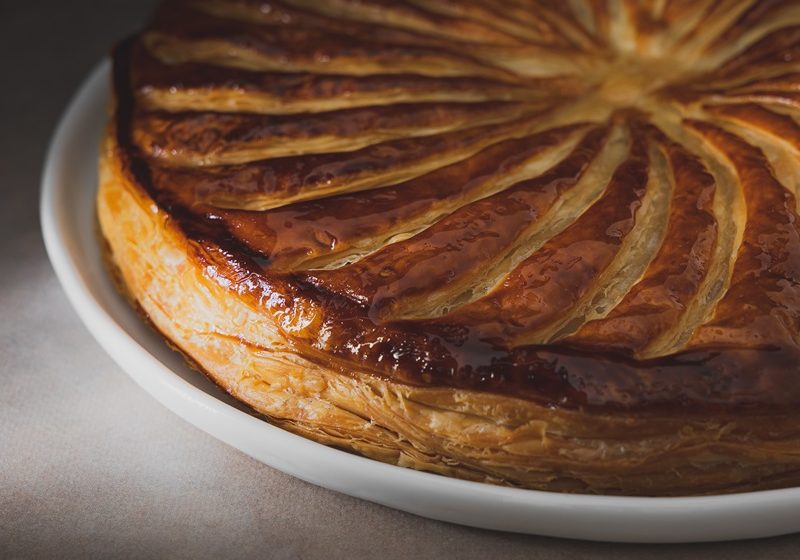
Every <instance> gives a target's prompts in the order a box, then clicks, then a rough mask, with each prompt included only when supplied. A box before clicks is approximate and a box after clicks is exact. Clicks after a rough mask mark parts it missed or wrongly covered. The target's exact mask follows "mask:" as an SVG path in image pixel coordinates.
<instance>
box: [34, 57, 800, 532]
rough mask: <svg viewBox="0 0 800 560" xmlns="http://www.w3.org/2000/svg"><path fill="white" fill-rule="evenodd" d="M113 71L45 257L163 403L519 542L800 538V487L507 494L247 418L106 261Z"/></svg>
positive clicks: (69, 159)
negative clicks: (140, 312) (104, 194)
mask: <svg viewBox="0 0 800 560" xmlns="http://www.w3.org/2000/svg"><path fill="white" fill-rule="evenodd" d="M109 74H110V64H109V63H108V61H105V62H103V63H101V64H100V65H99V66H98V67H97V68H96V69H95V70H94V72H93V73H92V74H91V75H90V76H89V77H88V78H87V80H86V81H85V83H84V84H83V86H82V87H81V88H80V90H79V91H78V92H77V94H76V95H75V97H74V99H73V100H72V102H71V103H70V105H69V107H68V108H67V110H66V112H65V114H64V116H63V117H62V119H61V122H60V124H59V125H58V128H57V130H56V133H55V136H54V137H53V139H52V143H51V145H50V150H49V153H48V156H47V161H46V164H45V170H44V177H43V182H42V199H41V220H42V228H43V231H44V239H45V243H46V245H47V252H48V254H49V256H50V260H51V261H52V263H53V267H54V268H55V271H56V274H57V275H58V278H59V280H60V281H61V284H62V285H63V286H64V290H65V291H66V293H67V296H69V299H70V301H71V302H72V305H73V306H74V307H75V310H76V311H77V312H78V315H80V317H81V319H82V320H83V322H84V323H85V324H86V326H87V327H88V329H89V330H90V331H91V333H92V334H93V335H94V336H95V338H97V340H98V342H100V344H101V345H102V346H103V348H105V350H106V351H107V352H108V353H109V354H110V355H111V356H112V357H113V358H114V360H116V362H117V363H118V364H119V365H120V366H121V367H122V368H123V369H124V370H125V371H127V372H128V374H129V375H130V376H131V377H132V378H133V379H134V380H135V381H136V382H137V383H138V384H139V385H140V386H141V387H142V388H143V389H144V390H146V391H147V392H148V393H150V394H151V395H152V396H153V397H155V398H156V399H157V400H158V401H159V402H160V403H161V404H163V405H164V406H166V407H167V408H169V409H170V410H172V411H173V412H175V413H176V414H177V415H178V416H180V417H181V418H183V419H184V420H186V421H188V422H190V423H192V424H194V425H195V426H197V427H198V428H200V429H202V430H204V431H206V432H208V433H209V434H211V435H212V436H214V437H216V438H218V439H220V440H222V441H224V442H225V443H227V444H229V445H231V446H233V447H235V448H237V449H239V450H241V451H243V452H244V453H247V454H248V455H250V456H251V457H254V458H255V459H257V460H258V461H261V462H263V463H266V464H267V465H270V466H271V467H274V468H276V469H279V470H281V471H283V472H286V473H289V474H291V475H294V476H296V477H299V478H301V479H303V480H306V481H308V482H311V483H313V484H318V485H320V486H324V487H326V488H330V489H333V490H337V491H339V492H344V493H346V494H350V495H351V496H356V497H359V498H363V499H366V500H370V501H373V502H377V503H380V504H384V505H387V506H391V507H394V508H398V509H401V510H405V511H409V512H412V513H416V514H418V515H423V516H425V517H431V518H434V519H441V520H445V521H451V522H453V523H460V524H464V525H472V526H475V527H483V528H488V529H500V530H505V531H515V532H520V533H535V534H539V535H549V536H556V537H569V538H577V539H592V540H605V541H626V542H690V541H713V540H732V539H747V538H754V537H766V536H773V535H780V534H785V533H792V532H798V531H800V488H791V489H787V490H773V491H768V492H751V493H745V494H733V495H727V496H712V497H698V498H625V497H610V496H584V495H564V494H556V493H550V492H536V491H530V490H517V489H512V488H501V487H497V486H492V485H489V484H480V483H475V482H466V481H461V480H455V479H451V478H446V477H442V476H437V475H433V474H427V473H423V472H418V471H413V470H410V469H405V468H401V467H395V466H391V465H386V464H383V463H380V462H377V461H373V460H370V459H365V458H362V457H358V456H356V455H352V454H349V453H345V452H343V451H338V450H336V449H332V448H329V447H325V446H324V445H320V444H318V443H314V442H312V441H310V440H307V439H304V438H302V437H299V436H296V435H293V434H291V433H289V432H286V431H283V430H281V429H279V428H276V427H274V426H271V425H270V424H268V423H266V422H264V421H263V420H260V419H258V418H256V417H254V416H252V415H250V414H248V413H247V410H246V409H245V407H243V406H241V405H239V404H237V403H235V402H234V401H233V400H232V399H230V398H229V397H227V395H225V394H223V392H222V391H220V390H219V389H218V388H217V387H216V386H214V385H213V384H211V382H209V381H207V380H206V379H205V378H204V377H203V376H201V375H198V374H197V373H196V372H194V371H192V370H190V369H188V368H187V367H186V366H185V365H184V363H183V360H182V358H181V357H180V356H178V355H177V354H176V353H175V352H173V351H172V350H170V349H169V348H168V347H167V346H166V345H165V344H164V342H163V341H162V340H161V339H160V338H159V336H158V335H156V334H155V333H154V332H152V331H151V330H150V329H149V328H148V327H147V326H145V325H144V324H143V323H142V321H141V320H140V319H139V317H138V316H137V315H136V313H135V312H134V311H133V310H132V309H131V308H130V307H128V305H127V303H126V302H125V301H123V300H122V298H120V297H119V296H118V295H117V293H116V291H115V290H114V287H113V285H112V283H111V281H110V280H109V277H108V276H107V274H106V272H105V270H104V268H103V264H102V261H101V258H100V251H99V248H98V243H97V238H96V229H95V228H96V226H95V218H94V209H95V205H94V195H95V192H96V189H97V171H96V162H97V155H98V146H99V142H100V137H101V134H102V131H103V127H104V124H105V120H106V107H107V103H108V98H109V93H108V89H109V86H108V84H109V81H110V78H109Z"/></svg>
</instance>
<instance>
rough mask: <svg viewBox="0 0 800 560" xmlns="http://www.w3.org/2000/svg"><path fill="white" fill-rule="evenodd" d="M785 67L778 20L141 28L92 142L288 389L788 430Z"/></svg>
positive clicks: (359, 7)
mask: <svg viewBox="0 0 800 560" xmlns="http://www.w3.org/2000/svg"><path fill="white" fill-rule="evenodd" d="M798 56H800V2H795V1H770V0H764V1H731V0H727V1H726V0H692V1H688V0H664V1H655V0H653V1H649V2H639V1H636V2H634V1H630V2H628V1H625V0H608V1H607V2H602V1H590V0H586V1H581V0H569V1H565V0H561V1H557V2H555V1H534V0H506V1H504V2H489V1H482V0H471V1H469V2H461V1H459V2H455V1H451V0H414V1H406V2H391V1H381V0H331V1H328V2H313V1H311V0H287V1H285V2H272V1H252V0H224V1H223V0H195V1H191V2H187V1H169V2H166V3H164V4H163V6H162V7H161V8H160V9H159V11H158V12H157V14H156V15H155V17H154V18H153V20H152V21H151V23H150V24H149V25H148V27H147V28H146V29H145V30H144V31H143V32H142V33H141V34H139V35H138V36H137V37H135V38H133V39H132V40H130V41H128V42H126V43H124V44H123V45H121V46H120V47H119V48H118V49H117V51H116V54H115V89H116V96H117V113H116V130H117V138H118V144H119V150H120V154H121V155H122V156H123V160H124V161H125V162H126V165H127V168H128V171H129V173H130V175H131V177H132V178H134V179H135V181H136V182H137V183H138V184H140V185H141V186H142V187H143V188H144V189H145V190H146V191H147V193H148V194H149V195H150V196H151V197H152V198H153V200H154V201H155V203H156V204H157V206H158V207H160V208H161V209H163V210H164V211H166V212H167V213H168V214H169V215H170V216H171V219H172V220H174V222H175V223H176V224H177V225H178V226H179V227H180V228H182V230H183V231H184V233H186V235H187V237H188V238H189V239H190V240H191V243H192V247H193V249H194V252H195V255H196V256H197V258H198V259H201V260H202V261H203V262H205V263H206V270H207V274H209V275H210V276H212V277H214V278H216V279H218V281H219V282H220V283H222V284H223V285H225V286H227V287H229V288H230V289H231V290H233V291H236V292H238V293H240V294H243V295H246V296H247V297H248V298H250V301H252V303H253V305H256V306H259V307H261V308H263V310H264V312H265V313H272V314H273V316H274V317H275V319H276V324H277V325H278V328H280V329H281V330H282V332H283V333H284V334H285V335H286V336H287V338H288V339H289V340H290V341H291V343H292V344H294V345H295V346H296V347H297V349H298V351H299V352H302V353H303V354H304V355H305V356H306V357H309V358H310V359H313V360H318V361H321V362H325V363H326V364H328V365H333V366H334V367H336V368H339V369H341V370H342V371H343V372H350V371H353V370H354V369H357V370H360V371H368V372H371V373H374V374H376V375H381V376H386V377H390V378H392V379H395V380H398V381H401V382H405V383H411V384H421V385H435V386H445V387H457V388H465V389H476V390H483V391H492V392H501V393H506V394H511V395H514V396H519V397H522V398H527V399H532V400H536V401H540V402H546V403H548V404H550V405H552V406H555V407H570V408H574V407H600V408H602V407H605V408H609V409H619V408H622V409H631V408H639V409H652V410H662V409H664V408H665V407H681V408H682V409H684V410H687V411H692V410H708V409H709V408H725V409H729V408H736V409H753V410H759V409H761V408H763V407H772V408H774V407H779V406H780V407H782V406H785V407H791V406H797V405H798V404H800V382H799V381H800V380H799V379H798V377H800V348H799V347H798V335H799V334H800V286H799V285H798V282H800V235H798V226H797V213H798V208H797V200H796V195H797V192H796V191H797V189H798V188H800V164H799V163H798V161H800V160H798V157H800V125H799V124H798V121H797V120H796V119H797V117H798V116H799V115H800V113H798V106H799V104H800V94H799V93H798V92H800V67H798V63H797V62H796V59H797V58H798Z"/></svg>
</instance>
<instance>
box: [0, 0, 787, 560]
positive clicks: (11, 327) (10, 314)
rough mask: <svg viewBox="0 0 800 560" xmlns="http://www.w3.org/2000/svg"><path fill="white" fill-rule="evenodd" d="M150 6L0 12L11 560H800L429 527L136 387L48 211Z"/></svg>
mask: <svg viewBox="0 0 800 560" xmlns="http://www.w3.org/2000/svg"><path fill="white" fill-rule="evenodd" d="M152 5H153V2H152V1H149V2H144V1H140V2H133V1H129V2H127V3H123V2H104V1H99V0H95V1H87V0H81V1H74V2H63V3H60V2H59V3H56V2H52V3H50V2H23V3H16V2H15V3H13V4H12V3H10V2H4V3H0V61H1V62H2V66H3V68H4V75H3V79H2V81H0V201H2V202H0V318H2V319H3V320H2V321H0V558H43V557H53V556H57V557H59V558H72V557H75V558H90V557H114V558H122V557H137V558H142V557H170V558H182V557H191V558H205V557H212V558H216V557H220V556H224V557H231V558H236V557H252V556H256V555H259V556H266V557H269V558H340V557H341V558H362V557H363V558H371V557H376V556H379V557H381V558H386V559H388V558H406V557H411V556H414V557H422V558H428V557H447V558H449V557H458V558H462V559H469V558H533V559H537V558H541V559H560V558H565V559H566V558H569V559H582V558H619V559H626V558H631V559H647V558H703V559H706V560H713V559H714V558H725V559H740V558H741V559H745V558H747V559H753V558H773V559H780V558H798V557H800V535H793V536H786V537H779V538H774V539H765V540H758V541H745V542H735V543H714V544H702V545H670V546H652V545H621V544H612V543H590V542H579V541H567V540H558V539H551V538H542V537H534V536H525V535H513V534H506V533H496V532H489V531H481V530H476V529H470V528H466V527H459V526H455V525H450V524H447V523H441V522H437V521H431V520H427V519H423V518H419V517H416V516H413V515H410V514H406V513H402V512H398V511H394V510H391V509H388V508H385V507H382V506H378V505H374V504H371V503H368V502H364V501H361V500H358V499H355V498H351V497H349V496H343V495H340V494H337V493H335V492H332V491H328V490H324V489H322V488H318V487H315V486H312V485H310V484H307V483H305V482H301V481H299V480H296V479H294V478H292V477H290V476H288V475H285V474H283V473H281V472H278V471H275V470H273V469H271V468H269V467H266V466H264V465H262V464H260V463H258V462H256V461H254V460H252V459H250V458H249V457H247V456H245V455H243V454H242V453H240V452H238V451H236V450H234V449H232V448H230V447H227V446H226V445H224V444H222V443H220V442H218V441H216V440H214V439H212V438H211V437H210V436H208V435H206V434H205V433H202V432H200V431H199V430H197V429H195V428H193V427H192V426H190V425H188V424H186V423H185V422H183V421H182V420H180V419H179V418H177V417H176V416H174V415H173V414H172V413H171V412H169V411H168V410H166V409H164V408H162V407H161V406H160V405H159V404H158V403H156V401H154V400H153V399H151V398H150V397H149V396H148V395H147V394H145V393H144V391H142V390H141V389H139V388H138V387H137V386H136V385H135V384H134V383H133V382H132V381H131V380H130V379H129V378H128V377H127V376H126V375H125V374H124V373H123V372H122V371H121V370H120V369H119V367H117V366H116V365H115V364H114V363H113V362H112V361H111V359H110V358H109V357H108V356H107V355H106V354H105V353H104V352H103V350H101V348H100V347H99V346H98V345H97V343H95V341H94V340H93V339H92V338H91V336H90V335H89V333H88V332H87V331H86V329H85V328H84V327H83V326H82V324H81V323H80V321H79V320H78V318H77V316H76V315H75V313H74V312H73V310H72V309H71V308H70V305H69V303H68V302H67V300H66V297H65V295H64V293H63V292H62V290H61V288H60V286H59V284H58V282H57V281H56V278H55V276H54V274H53V271H52V269H51V267H50V264H49V263H48V261H47V257H46V255H45V251H44V246H43V244H42V238H41V234H40V230H39V221H38V217H37V206H38V190H39V179H40V172H41V167H42V162H43V158H44V154H45V149H46V147H47V142H48V139H49V137H50V135H51V133H52V131H53V127H54V126H55V123H56V121H57V119H58V116H59V114H60V113H61V111H62V110H63V109H64V107H65V105H66V103H67V101H68V100H69V97H70V95H71V94H72V92H73V91H74V90H75V88H76V87H77V86H78V84H79V83H80V81H81V80H82V78H83V77H84V76H85V75H86V74H87V73H88V71H89V70H90V69H91V68H92V67H93V66H94V64H96V63H97V61H98V60H99V59H100V58H101V57H103V56H104V54H105V53H106V51H107V49H108V47H109V46H110V45H111V44H113V42H114V41H115V40H118V39H120V38H121V37H124V36H125V34H127V33H130V32H131V31H133V30H135V29H136V27H137V26H138V25H140V23H141V21H142V19H143V18H144V17H145V16H146V14H147V13H148V11H149V10H150V9H151V8H152ZM11 6H13V8H12V7H11Z"/></svg>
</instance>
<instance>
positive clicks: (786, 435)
mask: <svg viewBox="0 0 800 560" xmlns="http://www.w3.org/2000/svg"><path fill="white" fill-rule="evenodd" d="M123 167H124V166H123V164H122V162H121V159H120V157H119V155H118V152H117V146H116V144H115V140H114V135H113V133H109V134H108V136H107V139H106V141H105V144H104V148H103V156H102V159H101V165H100V191H99V194H98V215H99V219H100V224H101V229H102V233H103V236H104V237H105V239H106V241H107V243H108V246H109V249H110V251H109V261H110V264H111V266H112V267H114V268H115V269H116V270H117V273H118V274H119V277H120V278H119V279H120V285H121V287H122V288H123V289H124V290H125V291H127V293H128V295H129V297H131V298H132V299H133V300H134V301H135V302H137V304H138V306H139V307H140V308H141V310H143V311H144V313H145V314H146V315H147V317H148V319H149V320H150V321H151V323H152V324H153V325H154V326H155V328H157V329H158V330H159V331H160V332H161V333H162V334H163V335H164V336H165V338H166V339H167V340H169V341H170V342H171V344H173V345H174V346H176V347H177V348H178V349H180V351H181V352H182V353H184V355H186V356H187V357H188V358H189V359H190V361H191V362H193V363H195V364H196V365H197V367H198V368H200V369H202V370H203V371H204V372H205V373H206V374H207V375H208V376H209V377H210V378H211V379H212V380H214V381H215V382H216V383H217V384H219V385H220V386H221V387H222V388H224V389H225V390H226V391H228V392H229V393H230V394H232V395H233V396H234V397H235V398H237V399H239V400H241V401H243V402H245V403H247V404H248V405H250V406H251V407H252V408H253V409H254V410H256V411H257V412H259V413H261V414H263V415H265V416H267V417H268V418H269V419H270V421H271V422H273V423H275V424H277V425H280V426H282V427H284V428H287V429H289V430H291V431H293V432H296V433H299V434H301V435H304V436H307V437H310V438H312V439H314V440H316V441H319V442H321V443H325V444H330V445H335V446H338V447H341V448H344V449H348V450H351V451H354V452H357V453H360V454H362V455H365V456H367V457H371V458H374V459H378V460H381V461H384V462H387V463H393V464H397V465H401V466H407V467H413V468H417V469H421V470H426V471H430V472H436V473H440V474H443V475H449V476H455V477H458V478H463V479H469V480H476V481H483V482H491V483H499V484H508V485H515V486H522V487H526V488H535V489H542V490H554V491H567V492H586V493H602V494H627V495H651V496H666V495H685V494H708V493H723V492H735V491H747V490H757V489H763V488H776V487H785V486H792V485H797V484H800V423H799V422H798V418H797V417H796V416H785V415H758V416H747V415H742V416H737V417H735V418H734V417H725V416H712V417H707V416H683V417H682V416H680V415H663V416H660V415H654V414H652V413H648V414H638V415H629V414H626V413H621V412H620V413H613V414H612V413H589V412H586V411H581V410H574V411H572V410H566V409H552V408H549V407H545V406H542V405H539V404H536V403H534V402H531V401H527V400H521V399H515V398H509V397H507V396H503V395H496V394H489V393H483V392H475V391H466V390H460V389H449V388H430V387H414V386H410V385H404V384H400V383H395V382H391V381H387V380H384V379H380V378H377V377H375V376H373V375H371V374H368V373H365V372H360V371H352V372H349V374H348V375H345V374H342V373H340V372H339V371H337V370H335V369H330V368H327V367H323V366H321V365H319V364H317V363H314V362H312V361H309V360H307V359H306V358H304V357H303V356H301V355H300V354H299V353H298V351H296V350H295V349H294V348H293V347H292V346H291V344H290V343H289V342H288V341H287V340H286V339H285V338H284V337H283V336H282V335H280V334H279V330H278V329H277V328H276V326H275V325H274V324H272V323H271V319H270V317H269V316H267V314H264V313H260V312H259V311H258V310H257V309H254V308H252V307H251V306H250V304H249V303H248V302H247V300H245V299H244V298H242V297H241V296H239V295H237V294H236V293H235V292H234V291H232V290H227V289H225V288H224V287H223V286H221V285H220V284H218V283H217V282H216V281H215V280H213V279H212V278H211V277H209V276H208V275H207V274H206V273H205V272H204V269H203V265H202V261H201V260H200V259H198V250H199V248H198V247H197V246H196V245H195V244H193V243H192V242H190V241H189V240H187V238H186V237H184V235H183V234H182V233H181V232H180V230H179V229H178V228H177V227H175V225H174V224H173V223H172V219H171V218H170V217H169V216H167V215H166V214H165V212H164V211H163V210H162V209H160V208H159V207H158V206H157V205H156V204H155V203H154V202H153V201H152V200H151V199H150V198H149V197H148V196H147V195H146V194H145V193H144V191H143V190H142V189H141V188H140V187H139V186H138V185H136V184H135V183H134V182H132V181H131V180H130V178H129V176H128V175H127V173H126V171H125V169H124V168H123Z"/></svg>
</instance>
